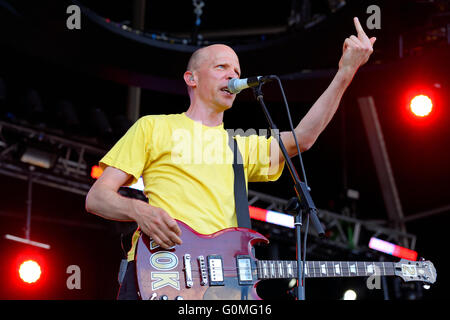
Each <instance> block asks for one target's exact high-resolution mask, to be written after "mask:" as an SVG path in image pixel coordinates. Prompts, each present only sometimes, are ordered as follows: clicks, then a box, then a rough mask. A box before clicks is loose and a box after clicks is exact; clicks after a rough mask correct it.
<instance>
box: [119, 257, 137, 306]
mask: <svg viewBox="0 0 450 320" xmlns="http://www.w3.org/2000/svg"><path fill="white" fill-rule="evenodd" d="M137 292H138V290H137V277H136V261H129V262H128V265H127V271H126V272H125V276H124V278H123V281H122V284H121V285H120V288H119V293H118V295H117V300H138V299H139V296H138V293H137Z"/></svg>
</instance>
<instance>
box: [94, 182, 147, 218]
mask: <svg viewBox="0 0 450 320" xmlns="http://www.w3.org/2000/svg"><path fill="white" fill-rule="evenodd" d="M134 201H140V200H136V199H132V198H127V197H124V196H122V195H120V194H119V193H118V192H117V191H114V190H111V189H102V188H92V189H91V190H90V191H89V193H88V195H87V197H86V211H88V212H91V213H93V214H96V215H98V216H101V217H103V218H105V219H109V220H116V221H135V220H136V217H135V209H134V208H135V207H134Z"/></svg>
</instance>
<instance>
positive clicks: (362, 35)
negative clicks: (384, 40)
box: [353, 17, 372, 47]
mask: <svg viewBox="0 0 450 320" xmlns="http://www.w3.org/2000/svg"><path fill="white" fill-rule="evenodd" d="M353 22H354V23H355V28H356V31H357V32H358V39H359V40H361V41H362V42H363V43H364V44H366V45H370V47H372V43H371V42H370V40H369V37H367V35H366V33H365V32H364V29H363V28H362V26H361V23H360V22H359V19H358V18H357V17H354V18H353Z"/></svg>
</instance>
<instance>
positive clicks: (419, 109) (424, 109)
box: [410, 94, 433, 117]
mask: <svg viewBox="0 0 450 320" xmlns="http://www.w3.org/2000/svg"><path fill="white" fill-rule="evenodd" d="M410 109H411V112H412V113H414V114H415V115H416V116H418V117H426V116H428V115H429V114H430V112H431V110H432V109H433V102H432V101H431V99H430V98H429V97H428V96H426V95H422V94H421V95H417V96H415V97H414V98H413V99H411V103H410Z"/></svg>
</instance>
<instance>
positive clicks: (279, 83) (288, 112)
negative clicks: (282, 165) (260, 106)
mask: <svg viewBox="0 0 450 320" xmlns="http://www.w3.org/2000/svg"><path fill="white" fill-rule="evenodd" d="M269 78H272V79H276V80H277V82H278V86H279V87H280V91H281V95H282V96H283V101H284V105H285V106H286V113H287V115H288V119H289V126H290V128H291V132H292V135H293V136H294V141H295V145H296V147H297V152H298V157H299V161H300V167H301V169H302V176H303V181H304V182H305V185H306V187H307V189H308V190H311V189H310V188H309V186H308V180H307V178H306V173H305V168H304V166H303V159H302V155H301V153H300V146H299V144H298V141H297V136H296V134H295V130H294V125H293V124H292V117H291V112H290V110H289V105H288V102H287V99H286V94H285V93H284V89H283V85H282V84H281V80H280V78H279V77H278V76H276V75H271V76H269ZM280 138H281V137H280ZM300 214H301V213H300ZM308 229H309V212H308V213H307V215H306V226H305V231H304V232H305V234H304V238H303V255H302V258H301V263H302V274H301V275H298V278H299V281H301V283H302V286H303V290H305V264H306V240H307V238H308Z"/></svg>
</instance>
